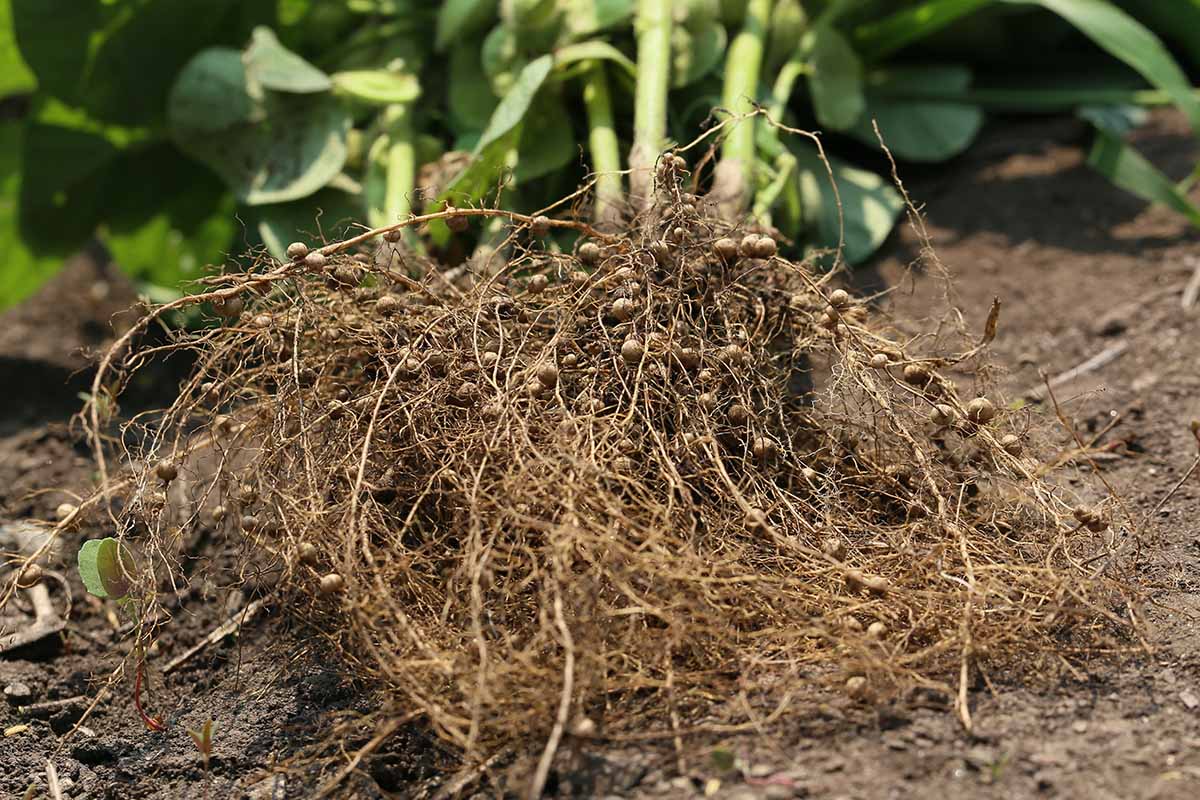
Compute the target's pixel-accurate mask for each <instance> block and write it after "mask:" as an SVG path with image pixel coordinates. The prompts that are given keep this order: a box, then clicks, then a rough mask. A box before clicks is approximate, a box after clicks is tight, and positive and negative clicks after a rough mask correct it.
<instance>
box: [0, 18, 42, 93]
mask: <svg viewBox="0 0 1200 800" xmlns="http://www.w3.org/2000/svg"><path fill="white" fill-rule="evenodd" d="M36 87H37V78H35V77H34V75H33V71H32V70H30V69H29V67H28V66H27V65H26V64H25V60H24V59H23V58H21V51H20V50H19V49H18V48H17V37H16V32H15V31H14V30H13V20H12V6H11V4H10V1H9V0H0V100H2V99H4V98H5V97H10V96H12V95H15V94H25V93H26V92H30V91H33V89H35V88H36Z"/></svg>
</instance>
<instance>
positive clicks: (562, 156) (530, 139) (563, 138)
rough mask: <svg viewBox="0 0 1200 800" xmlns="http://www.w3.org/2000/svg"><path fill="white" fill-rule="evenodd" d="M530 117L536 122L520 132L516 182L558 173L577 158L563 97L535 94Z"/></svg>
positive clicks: (548, 92)
mask: <svg viewBox="0 0 1200 800" xmlns="http://www.w3.org/2000/svg"><path fill="white" fill-rule="evenodd" d="M529 118H530V119H531V120H537V121H538V123H537V124H532V123H531V124H529V125H526V126H524V127H523V128H522V130H521V140H520V144H519V145H518V146H517V169H516V174H515V177H516V179H517V182H518V183H522V182H524V181H531V180H533V179H534V178H540V177H542V176H543V175H547V174H549V173H551V172H557V171H558V170H561V169H562V168H563V167H565V166H567V165H568V164H570V163H571V162H572V161H575V160H577V159H578V158H579V148H578V146H577V145H576V144H575V132H574V131H573V130H572V129H571V115H570V114H569V113H567V109H566V108H565V107H564V106H563V103H562V98H559V97H554V96H553V93H551V92H550V91H548V90H547V91H546V92H543V93H542V94H540V95H538V97H537V99H536V100H534V101H533V105H532V106H531V107H530V109H529Z"/></svg>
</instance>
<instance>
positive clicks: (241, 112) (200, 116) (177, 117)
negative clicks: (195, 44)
mask: <svg viewBox="0 0 1200 800" xmlns="http://www.w3.org/2000/svg"><path fill="white" fill-rule="evenodd" d="M262 116H263V112H262V109H261V108H260V107H259V105H258V104H257V103H256V102H255V101H254V99H253V98H252V97H251V96H250V90H249V87H248V85H247V83H246V68H245V65H244V64H243V63H242V54H241V53H239V52H238V51H236V50H231V49H229V48H226V47H214V48H211V49H209V50H204V51H203V52H201V53H198V54H197V55H196V56H195V58H193V59H192V60H191V61H189V62H188V63H187V66H185V67H184V68H183V71H182V72H180V73H179V77H178V79H176V81H175V86H174V87H173V88H172V89H171V94H170V96H169V98H168V100H167V117H168V119H169V120H170V123H171V125H172V127H174V128H178V129H183V130H188V131H193V132H195V133H204V132H216V131H223V130H226V129H228V128H231V127H233V126H235V125H238V124H241V123H249V122H254V121H255V120H258V119H261V118H262Z"/></svg>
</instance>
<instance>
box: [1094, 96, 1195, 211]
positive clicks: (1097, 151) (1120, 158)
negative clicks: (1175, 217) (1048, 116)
mask: <svg viewBox="0 0 1200 800" xmlns="http://www.w3.org/2000/svg"><path fill="white" fill-rule="evenodd" d="M1091 119H1092V122H1093V123H1094V122H1096V121H1097V120H1101V121H1102V122H1103V119H1102V118H1101V117H1100V116H1099V115H1092V116H1091ZM1088 165H1089V166H1091V167H1092V168H1093V169H1095V170H1096V171H1097V172H1099V173H1100V174H1101V175H1104V176H1105V177H1106V178H1108V179H1109V180H1110V181H1112V182H1113V183H1114V184H1116V185H1117V186H1119V187H1120V188H1122V189H1124V190H1125V191H1127V192H1130V193H1131V194H1135V195H1137V196H1138V197H1140V198H1142V199H1143V200H1147V201H1149V202H1151V203H1161V204H1162V205H1164V206H1166V207H1167V208H1170V209H1172V210H1173V211H1177V212H1179V213H1180V214H1182V215H1183V216H1185V217H1187V219H1188V220H1189V221H1190V222H1191V223H1192V224H1193V225H1195V226H1197V227H1200V208H1197V207H1196V205H1195V204H1194V203H1192V202H1191V201H1190V200H1189V199H1188V198H1187V195H1185V194H1184V193H1183V192H1181V191H1180V190H1179V188H1178V187H1177V186H1176V185H1175V184H1174V183H1172V182H1171V180H1170V179H1169V178H1168V177H1167V176H1166V175H1164V174H1163V173H1162V172H1160V171H1159V170H1158V168H1157V167H1155V166H1154V165H1153V164H1151V163H1150V162H1149V161H1147V160H1146V158H1145V156H1143V155H1142V154H1141V153H1139V152H1138V151H1137V150H1135V149H1133V148H1132V147H1130V146H1129V145H1127V144H1126V143H1125V142H1124V141H1122V140H1121V137H1120V136H1119V135H1116V134H1114V133H1113V132H1112V131H1109V130H1106V129H1105V128H1104V127H1101V126H1097V127H1096V140H1095V142H1093V143H1092V150H1091V152H1090V153H1089V154H1088Z"/></svg>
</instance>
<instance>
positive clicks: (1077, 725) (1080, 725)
mask: <svg viewBox="0 0 1200 800" xmlns="http://www.w3.org/2000/svg"><path fill="white" fill-rule="evenodd" d="M1087 729H1088V724H1087V723H1086V722H1084V721H1083V720H1076V721H1075V722H1072V723H1071V730H1073V731H1075V732H1076V733H1087Z"/></svg>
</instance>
